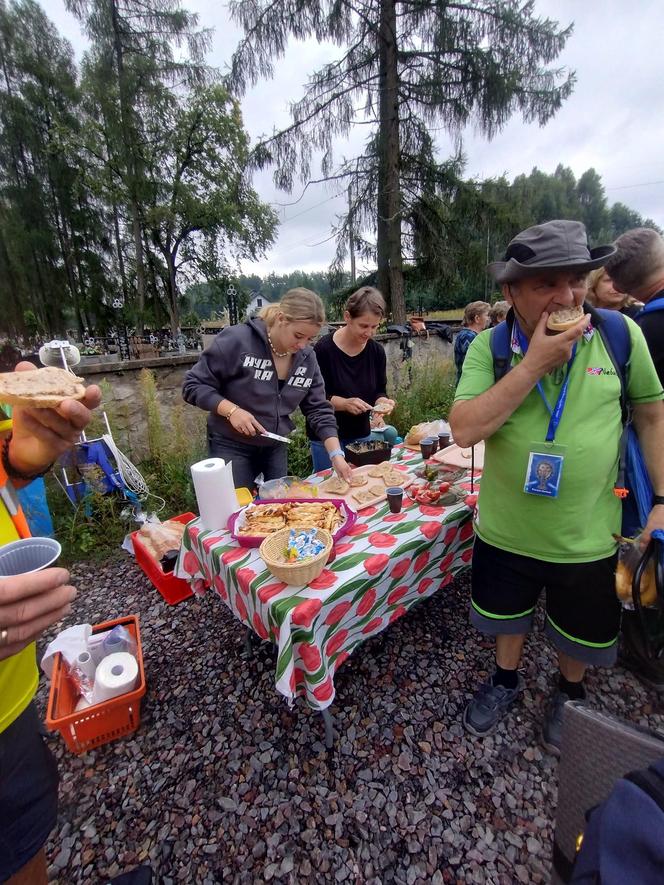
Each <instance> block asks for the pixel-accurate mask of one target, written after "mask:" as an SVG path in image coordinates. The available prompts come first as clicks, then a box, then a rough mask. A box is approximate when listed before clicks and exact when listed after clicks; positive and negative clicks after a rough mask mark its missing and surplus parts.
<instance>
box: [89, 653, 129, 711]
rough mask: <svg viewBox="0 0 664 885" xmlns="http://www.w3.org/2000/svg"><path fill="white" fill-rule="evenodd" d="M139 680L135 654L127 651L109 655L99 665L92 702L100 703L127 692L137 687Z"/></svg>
mask: <svg viewBox="0 0 664 885" xmlns="http://www.w3.org/2000/svg"><path fill="white" fill-rule="evenodd" d="M137 681H138V662H137V660H136V658H135V657H134V656H133V655H130V654H129V652H126V651H121V652H116V653H115V654H112V655H109V656H108V657H107V658H104V660H103V661H101V663H100V664H99V665H98V667H97V671H96V673H95V684H94V687H93V689H92V703H93V704H100V703H102V701H110V700H111V698H117V697H118V696H119V695H121V694H126V693H127V692H128V691H132V690H133V689H134V688H135V687H136V683H137Z"/></svg>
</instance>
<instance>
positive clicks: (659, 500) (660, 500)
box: [652, 495, 664, 507]
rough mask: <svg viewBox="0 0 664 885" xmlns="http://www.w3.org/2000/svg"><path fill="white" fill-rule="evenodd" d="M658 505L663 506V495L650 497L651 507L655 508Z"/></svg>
mask: <svg viewBox="0 0 664 885" xmlns="http://www.w3.org/2000/svg"><path fill="white" fill-rule="evenodd" d="M658 504H664V495H653V496H652V506H653V507H656V506H657V505H658Z"/></svg>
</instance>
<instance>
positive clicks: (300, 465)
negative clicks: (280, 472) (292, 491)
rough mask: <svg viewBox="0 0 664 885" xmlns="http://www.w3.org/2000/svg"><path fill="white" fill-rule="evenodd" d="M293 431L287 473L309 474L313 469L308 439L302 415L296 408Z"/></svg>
mask: <svg viewBox="0 0 664 885" xmlns="http://www.w3.org/2000/svg"><path fill="white" fill-rule="evenodd" d="M293 421H294V422H295V431H294V432H293V433H292V434H291V436H290V439H291V440H292V442H291V443H290V445H289V446H288V475H289V476H300V477H305V476H309V474H310V473H311V471H312V470H313V465H312V463H311V454H310V453H309V440H308V439H307V434H306V432H305V429H304V423H305V422H304V415H303V414H302V413H301V412H300V411H299V410H298V411H297V412H296V413H295V415H294V416H293Z"/></svg>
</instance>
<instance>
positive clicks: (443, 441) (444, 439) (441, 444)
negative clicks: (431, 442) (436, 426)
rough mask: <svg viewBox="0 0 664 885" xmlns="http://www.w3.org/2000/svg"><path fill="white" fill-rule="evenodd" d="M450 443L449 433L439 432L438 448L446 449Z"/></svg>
mask: <svg viewBox="0 0 664 885" xmlns="http://www.w3.org/2000/svg"><path fill="white" fill-rule="evenodd" d="M449 444H450V435H449V433H439V434H438V448H439V449H446V448H447V447H448V446H449Z"/></svg>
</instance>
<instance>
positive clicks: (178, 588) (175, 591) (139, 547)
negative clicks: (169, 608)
mask: <svg viewBox="0 0 664 885" xmlns="http://www.w3.org/2000/svg"><path fill="white" fill-rule="evenodd" d="M195 518H196V514H195V513H181V514H180V515H179V516H172V517H171V519H172V520H173V522H182V523H184V524H185V525H186V524H187V523H188V522H191V520H192V519H195ZM131 540H132V544H133V545H134V555H135V556H136V562H137V563H138V564H139V565H140V567H141V568H142V569H143V571H144V572H145V574H146V575H147V576H148V578H149V579H150V581H152V583H153V584H154V586H155V587H156V588H157V590H158V591H159V592H160V593H161V595H162V596H163V597H164V599H165V600H166V602H167V603H168V604H169V605H177V603H178V602H182V601H183V600H184V599H188V598H189V597H190V596H193V595H194V591H193V590H192V589H191V586H190V584H189V582H188V581H185V580H184V579H183V578H176V577H175V575H173V574H167V573H166V572H165V571H164V570H163V569H162V567H161V566H160V565H159V563H158V562H157V560H156V559H155V558H154V556H150V554H149V553H148V551H147V550H146V549H145V547H144V546H143V544H142V543H141V536H140V534H139V533H138V532H137V531H136V532H132V535H131Z"/></svg>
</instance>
